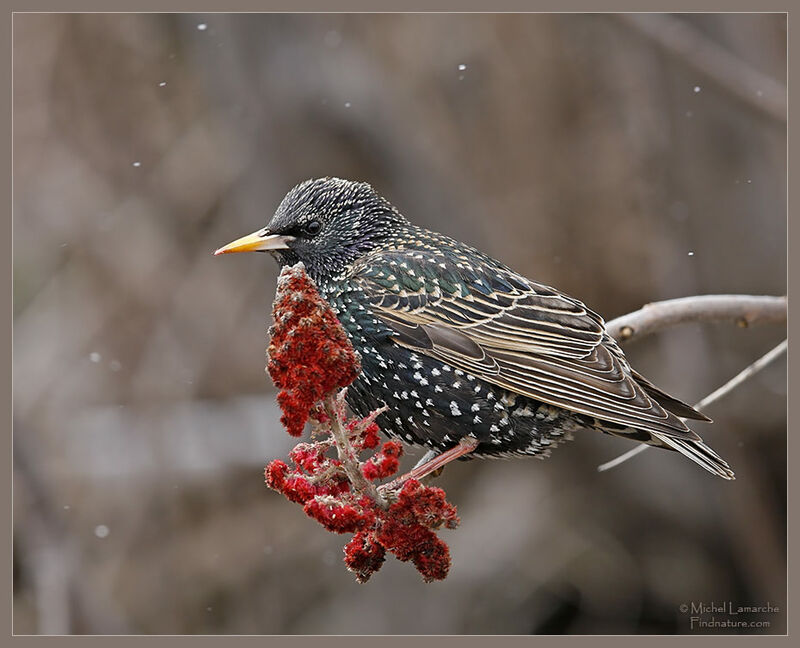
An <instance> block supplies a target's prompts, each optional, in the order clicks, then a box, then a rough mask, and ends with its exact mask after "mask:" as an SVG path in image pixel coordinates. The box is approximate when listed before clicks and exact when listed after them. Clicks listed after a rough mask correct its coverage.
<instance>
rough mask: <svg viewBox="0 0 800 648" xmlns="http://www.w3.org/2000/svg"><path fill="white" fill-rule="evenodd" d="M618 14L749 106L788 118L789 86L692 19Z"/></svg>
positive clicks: (776, 119)
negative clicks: (719, 42) (707, 33)
mask: <svg viewBox="0 0 800 648" xmlns="http://www.w3.org/2000/svg"><path fill="white" fill-rule="evenodd" d="M616 17H617V18H618V19H619V20H621V21H622V22H624V23H625V24H626V25H628V26H629V27H631V28H633V29H634V30H636V31H637V32H639V33H640V34H643V35H644V36H646V37H647V38H649V39H650V40H651V41H653V42H654V43H656V44H657V45H659V46H660V47H661V48H662V49H664V50H665V51H666V52H668V53H670V54H672V55H673V56H675V57H676V58H677V59H679V60H680V61H681V62H682V63H684V64H685V65H687V66H688V67H690V68H692V69H694V70H697V71H698V72H700V73H702V74H703V75H704V76H706V77H707V78H708V79H709V80H710V81H712V82H714V83H716V84H717V85H718V86H719V87H720V88H722V89H723V90H725V91H726V92H728V93H729V94H730V95H732V96H734V97H736V98H737V99H739V100H740V101H741V102H743V103H744V104H746V105H747V106H748V107H750V108H753V109H755V110H757V111H759V112H760V113H762V114H765V115H767V116H768V117H771V118H772V119H774V120H775V121H778V122H783V123H785V122H786V86H785V85H784V84H783V83H781V82H779V81H777V80H775V79H773V78H772V77H769V76H767V75H765V74H762V73H761V72H759V71H758V70H756V69H755V68H754V67H752V66H750V65H748V64H747V63H745V62H744V61H742V60H741V59H740V58H738V57H737V56H735V55H734V54H731V53H730V52H729V51H728V50H726V49H725V48H723V47H720V46H719V45H717V44H716V43H714V42H713V41H711V40H709V39H708V38H707V37H706V36H705V35H704V34H703V33H702V32H700V31H699V30H697V29H695V28H694V27H692V26H691V25H690V24H689V23H687V22H685V21H683V20H680V19H679V18H673V17H671V16H667V15H663V14H652V13H624V14H618V15H617V16H616Z"/></svg>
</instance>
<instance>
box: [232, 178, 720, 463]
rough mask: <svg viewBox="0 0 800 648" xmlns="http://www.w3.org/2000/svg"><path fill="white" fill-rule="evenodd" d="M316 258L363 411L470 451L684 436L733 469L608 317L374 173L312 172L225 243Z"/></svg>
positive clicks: (685, 450) (433, 445)
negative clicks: (408, 200) (431, 220)
mask: <svg viewBox="0 0 800 648" xmlns="http://www.w3.org/2000/svg"><path fill="white" fill-rule="evenodd" d="M248 251H263V252H270V253H271V254H272V255H273V256H274V257H275V258H276V260H277V261H278V263H279V264H281V265H287V264H292V265H293V264H295V263H297V262H298V261H302V262H303V264H304V265H305V268H306V271H307V272H308V274H309V275H310V276H311V277H312V279H313V280H314V281H315V282H316V284H317V287H318V288H319V290H320V292H321V294H322V295H323V296H324V297H325V299H327V300H328V302H329V303H330V304H331V306H332V307H333V309H334V311H335V312H336V314H337V316H338V318H339V321H340V322H341V324H342V326H343V327H344V329H345V331H347V334H348V335H349V337H350V340H351V342H352V344H353V346H354V348H355V349H356V351H358V353H359V354H360V356H361V364H362V372H361V375H360V376H359V378H358V379H357V380H356V381H355V382H354V383H353V384H352V385H351V387H350V388H349V390H348V393H347V401H348V405H349V406H350V408H351V409H352V410H353V411H354V413H356V414H357V415H358V416H366V415H367V414H368V413H369V412H371V411H373V410H375V409H377V408H379V407H381V406H383V405H384V404H385V405H388V410H387V411H386V412H385V413H383V414H382V415H381V416H380V418H379V419H378V422H379V424H380V426H381V429H383V430H384V431H385V432H386V433H387V434H389V435H390V436H394V437H398V438H400V439H402V440H404V441H406V442H409V443H412V444H419V445H423V446H427V447H428V448H429V450H430V451H433V452H443V451H445V450H449V449H451V448H453V447H454V446H456V445H457V444H458V443H459V441H460V440H461V439H463V438H464V437H466V436H468V435H472V436H473V437H474V438H476V439H477V441H478V445H477V447H476V448H475V450H474V451H473V452H472V454H470V455H469V456H468V457H467V458H469V457H482V458H495V457H510V456H523V455H533V456H539V457H543V456H547V455H549V453H550V450H551V448H553V447H555V446H557V445H558V444H560V443H561V442H562V441H564V440H566V439H569V438H571V437H572V432H574V431H575V430H578V429H582V428H590V429H595V430H599V431H601V432H605V433H607V434H612V435H616V436H620V437H623V438H627V439H633V440H635V441H639V442H641V443H646V444H649V445H653V446H657V447H660V448H667V449H670V450H676V451H678V452H680V453H681V454H683V455H685V456H686V457H688V458H689V459H691V460H692V461H694V462H696V463H697V464H699V465H700V466H702V467H703V468H705V469H706V470H708V471H709V472H711V473H714V474H715V475H719V476H720V477H723V478H725V479H733V472H732V471H731V469H730V467H729V466H728V464H727V463H726V462H725V461H724V460H723V459H722V458H721V457H720V456H719V455H718V454H717V453H716V452H714V451H713V450H712V449H711V448H709V447H708V446H707V445H705V443H703V441H702V440H701V439H700V437H699V436H698V435H697V434H696V433H694V432H693V431H692V430H690V429H689V428H688V427H687V426H686V425H685V424H684V422H683V421H682V420H681V419H682V418H684V419H695V420H699V421H710V419H709V418H708V417H706V416H704V415H703V414H701V413H700V412H698V411H696V410H695V409H694V408H692V407H691V406H690V405H688V404H686V403H684V402H682V401H680V400H678V399H677V398H674V397H672V396H669V395H668V394H666V393H665V392H663V391H662V390H660V389H659V388H658V387H656V386H655V385H653V384H652V383H651V382H649V381H648V380H647V379H645V378H644V377H643V376H642V375H640V374H639V373H637V372H636V371H635V370H634V369H632V368H631V366H630V364H629V363H628V361H627V360H626V358H625V356H624V354H623V353H622V350H621V349H620V347H619V346H618V345H617V343H616V342H615V341H614V339H613V338H611V337H610V336H609V335H608V333H607V332H606V329H605V323H604V321H603V319H602V318H601V317H600V316H599V315H597V314H596V313H594V312H593V311H591V310H589V309H588V308H587V307H586V306H585V305H584V304H583V303H581V302H580V301H578V300H577V299H574V298H573V297H570V296H568V295H566V294H564V293H562V292H560V291H558V290H556V289H555V288H551V287H549V286H546V285H543V284H540V283H538V282H536V281H532V280H530V279H526V278H525V277H523V276H522V275H520V274H518V273H516V272H514V271H513V270H511V269H510V268H508V267H507V266H505V265H503V264H502V263H500V262H499V261H496V260H495V259H492V258H491V257H489V256H487V255H485V254H483V253H482V252H480V251H478V250H476V249H475V248H473V247H470V246H469V245H465V244H464V243H460V242H459V241H456V240H454V239H452V238H449V237H447V236H444V235H442V234H438V233H436V232H432V231H429V230H426V229H423V228H421V227H417V226H416V225H413V224H412V223H410V222H409V221H408V220H407V219H406V218H405V217H404V216H403V215H402V214H400V212H399V211H398V210H397V209H396V208H395V207H394V206H393V205H392V204H390V203H389V202H388V201H387V200H386V199H384V198H382V197H381V196H380V195H378V194H377V193H376V192H375V191H374V190H373V188H372V187H371V186H370V185H368V184H366V183H363V182H351V181H348V180H341V179H338V178H322V179H316V180H307V181H306V182H303V183H301V184H299V185H297V186H296V187H294V188H293V189H292V190H291V191H290V192H289V193H288V194H287V195H286V197H285V198H284V199H283V201H282V202H281V204H280V205H279V206H278V209H277V211H276V212H275V214H274V216H273V217H272V219H271V220H270V222H269V224H268V225H267V226H266V227H265V228H263V229H261V230H258V231H257V232H254V233H253V234H250V235H248V236H245V237H242V238H240V239H238V240H236V241H234V242H232V243H230V244H228V245H226V246H224V247H222V248H220V249H219V250H217V251H216V254H223V253H227V252H248Z"/></svg>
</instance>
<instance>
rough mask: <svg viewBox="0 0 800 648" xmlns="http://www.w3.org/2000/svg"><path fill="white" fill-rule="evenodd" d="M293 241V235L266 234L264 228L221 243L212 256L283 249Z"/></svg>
mask: <svg viewBox="0 0 800 648" xmlns="http://www.w3.org/2000/svg"><path fill="white" fill-rule="evenodd" d="M291 241H294V236H286V235H284V234H268V233H267V230H266V229H260V230H258V231H257V232H253V233H252V234H248V235H247V236H243V237H242V238H238V239H236V240H235V241H233V242H232V243H228V244H227V245H223V246H222V247H221V248H219V250H217V251H216V252H214V256H217V255H219V254H228V253H230V252H266V251H269V250H285V249H287V248H288V247H289V245H288V244H289V243H290V242H291Z"/></svg>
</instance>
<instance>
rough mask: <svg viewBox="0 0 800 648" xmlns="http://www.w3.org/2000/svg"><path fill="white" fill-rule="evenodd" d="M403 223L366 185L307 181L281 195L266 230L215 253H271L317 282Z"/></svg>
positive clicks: (336, 181)
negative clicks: (298, 266) (298, 265)
mask: <svg viewBox="0 0 800 648" xmlns="http://www.w3.org/2000/svg"><path fill="white" fill-rule="evenodd" d="M406 223H407V221H406V220H405V218H404V217H403V216H402V215H401V214H400V213H399V212H398V211H397V210H396V209H395V208H394V207H393V206H392V205H391V203H389V202H388V201H387V200H385V199H384V198H382V197H381V196H379V195H378V194H377V193H376V192H375V190H374V189H373V188H372V187H371V186H370V185H368V184H367V183H365V182H352V181H350V180H341V179H339V178H320V179H317V180H306V181H305V182H302V183H300V184H299V185H297V186H296V187H294V188H293V189H292V190H291V191H289V193H288V194H286V197H285V198H284V199H283V200H282V201H281V204H280V205H279V206H278V209H277V211H276V212H275V214H274V215H273V217H272V218H271V219H270V221H269V223H268V224H267V226H266V227H264V228H263V229H260V230H258V231H256V232H253V233H252V234H248V235H247V236H243V237H242V238H240V239H237V240H235V241H233V242H232V243H229V244H228V245H225V246H224V247H221V248H220V249H218V250H217V251H216V252H215V253H214V254H227V253H229V252H270V253H272V255H273V256H274V257H275V258H276V259H277V261H278V263H280V264H281V265H293V264H295V263H297V262H298V261H302V262H303V264H304V265H305V266H306V271H307V272H308V273H309V274H310V275H311V277H312V278H313V279H314V281H316V282H317V283H320V282H324V281H325V280H326V279H329V278H331V277H334V276H335V275H337V274H339V273H340V272H341V271H342V270H344V269H345V268H346V267H347V266H348V265H349V264H350V263H352V261H353V260H355V259H357V258H358V257H360V256H361V255H363V254H366V253H367V252H369V251H370V250H372V249H374V248H375V247H377V246H378V245H380V244H381V242H382V241H385V240H386V239H387V238H388V237H389V236H390V235H391V234H392V233H393V232H395V231H396V229H397V227H398V226H402V225H404V224H406Z"/></svg>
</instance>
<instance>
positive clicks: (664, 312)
mask: <svg viewBox="0 0 800 648" xmlns="http://www.w3.org/2000/svg"><path fill="white" fill-rule="evenodd" d="M718 321H719V322H721V321H731V322H735V323H736V324H737V325H738V326H741V327H748V326H750V325H751V324H756V323H761V322H773V323H778V322H785V321H786V297H785V296H782V297H773V296H768V295H696V296H694V297H681V298H679V299H668V300H665V301H660V302H653V303H652V304H645V305H644V306H643V307H642V308H640V309H639V310H637V311H634V312H633V313H628V314H627V315H622V316H621V317H617V318H616V319H613V320H611V321H610V322H608V323H607V324H606V330H607V331H608V334H609V335H610V336H611V337H613V338H616V339H617V340H618V341H620V342H625V341H629V340H631V339H633V338H634V337H636V338H640V337H644V336H645V335H649V334H651V333H655V332H656V331H658V330H661V329H663V328H666V327H667V326H672V325H674V324H682V323H685V322H718Z"/></svg>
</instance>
